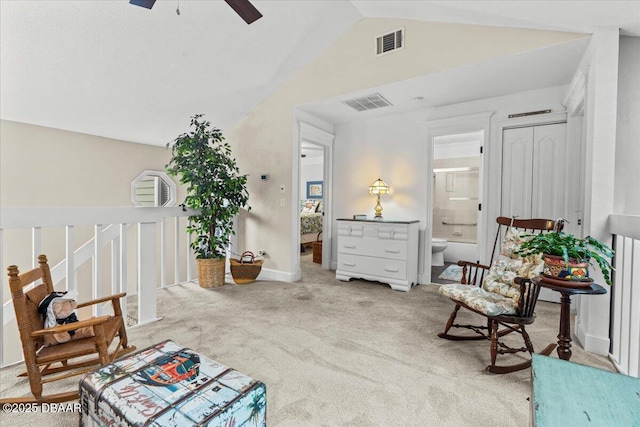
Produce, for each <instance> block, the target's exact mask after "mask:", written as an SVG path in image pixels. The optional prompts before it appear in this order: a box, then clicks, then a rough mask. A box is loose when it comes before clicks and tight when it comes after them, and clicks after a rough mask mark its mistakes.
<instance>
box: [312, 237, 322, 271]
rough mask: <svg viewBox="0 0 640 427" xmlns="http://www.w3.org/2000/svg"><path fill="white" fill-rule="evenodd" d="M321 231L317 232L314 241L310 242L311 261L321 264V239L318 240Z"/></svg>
mask: <svg viewBox="0 0 640 427" xmlns="http://www.w3.org/2000/svg"><path fill="white" fill-rule="evenodd" d="M321 234H322V231H321V232H319V233H318V237H317V238H316V241H315V242H313V243H311V247H312V249H313V262H315V263H316V264H322V240H320V235H321Z"/></svg>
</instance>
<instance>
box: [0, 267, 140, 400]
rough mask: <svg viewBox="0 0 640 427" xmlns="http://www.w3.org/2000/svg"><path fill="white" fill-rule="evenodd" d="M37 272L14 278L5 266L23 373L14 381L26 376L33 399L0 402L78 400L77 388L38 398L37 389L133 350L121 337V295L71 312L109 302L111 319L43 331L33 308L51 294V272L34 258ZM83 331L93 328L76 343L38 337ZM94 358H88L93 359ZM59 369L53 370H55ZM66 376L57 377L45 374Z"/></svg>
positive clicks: (15, 272) (13, 272) (123, 332)
mask: <svg viewBox="0 0 640 427" xmlns="http://www.w3.org/2000/svg"><path fill="white" fill-rule="evenodd" d="M38 262H39V264H40V266H39V267H37V268H35V269H33V270H30V271H27V272H25V273H23V274H20V272H19V271H18V267H16V266H15V265H12V266H9V267H8V269H7V270H8V271H9V273H8V274H9V286H10V288H11V296H12V298H13V308H14V310H15V313H16V321H17V323H18V329H19V331H20V340H21V341H22V353H23V355H24V363H25V365H26V368H27V370H26V372H23V373H21V374H20V375H19V376H28V377H29V386H30V387H31V392H32V393H33V397H31V396H25V397H17V398H6V399H0V403H17V402H40V403H42V402H48V403H55V402H65V401H68V400H73V399H77V398H78V387H75V389H74V390H73V391H68V392H63V393H57V394H50V395H43V394H42V393H43V387H42V386H43V384H45V383H48V382H53V381H57V380H61V379H64V378H69V377H72V376H74V375H79V374H82V373H86V372H89V371H91V370H93V369H95V367H96V365H105V364H108V363H110V362H112V361H113V360H114V359H115V358H116V357H117V356H120V355H122V354H126V353H129V352H132V351H134V350H135V349H136V348H135V347H134V346H131V345H128V343H127V332H126V330H125V319H124V317H123V315H122V310H121V308H120V298H122V297H124V296H125V295H126V294H125V293H120V294H117V295H111V296H108V297H104V298H99V299H96V300H93V301H88V302H85V303H81V304H78V307H77V308H81V307H88V306H91V305H95V304H103V303H106V302H108V301H111V304H112V306H113V312H114V315H113V316H100V317H97V318H93V319H88V320H81V321H79V322H74V323H69V324H66V325H58V326H56V327H54V328H48V329H45V328H44V319H43V318H42V317H41V316H40V314H39V313H38V304H39V303H40V302H41V301H42V300H43V299H44V298H45V297H46V296H48V295H49V294H50V293H51V292H53V291H54V289H53V283H52V281H51V272H50V270H49V265H48V264H47V257H46V256H45V255H40V256H39V257H38ZM37 280H42V283H41V284H38V285H36V286H35V287H33V289H30V290H29V291H26V292H25V291H24V288H25V286H27V285H29V284H31V283H33V282H36V281H37ZM85 326H91V327H93V331H94V334H95V336H94V337H87V338H81V339H78V340H74V341H68V342H66V343H61V344H58V345H53V346H48V347H45V346H44V336H45V335H48V334H54V333H61V332H68V331H71V330H75V329H79V328H82V327H85ZM115 337H119V340H118V344H117V346H116V347H115V349H113V351H112V352H111V353H109V346H110V345H111V343H112V342H113V340H114V339H115ZM96 354H97V357H89V356H90V355H96ZM78 358H80V360H76V361H74V363H69V361H70V360H72V359H78ZM57 364H59V365H57ZM65 371H71V372H66V373H64V374H60V375H57V376H53V377H50V376H49V375H52V374H57V373H60V372H65Z"/></svg>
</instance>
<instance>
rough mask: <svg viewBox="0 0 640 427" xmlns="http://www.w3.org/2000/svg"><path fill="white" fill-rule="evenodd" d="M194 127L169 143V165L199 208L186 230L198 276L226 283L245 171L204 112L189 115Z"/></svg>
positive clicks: (189, 203)
mask: <svg viewBox="0 0 640 427" xmlns="http://www.w3.org/2000/svg"><path fill="white" fill-rule="evenodd" d="M191 128H192V130H191V131H190V132H189V133H183V134H181V135H180V136H178V137H177V138H176V139H175V140H174V141H173V143H169V144H167V148H169V147H171V154H172V157H171V160H170V161H169V164H167V166H166V169H167V172H168V173H169V175H171V176H176V177H179V180H180V183H181V184H184V185H186V186H187V196H186V198H185V201H184V204H185V206H186V207H189V208H191V209H193V210H194V211H196V212H197V214H195V215H192V216H190V217H189V225H188V226H187V232H188V233H189V234H192V235H194V236H195V238H194V240H193V242H192V243H191V249H193V251H194V252H195V254H196V258H197V260H198V282H199V284H200V286H202V287H205V288H211V287H217V286H221V285H223V284H224V276H225V259H226V251H227V248H228V246H229V238H230V236H231V235H232V234H235V232H234V230H233V218H234V216H235V215H236V214H237V213H238V212H239V211H240V209H241V208H243V207H245V206H247V202H248V200H249V193H248V191H247V188H246V184H247V176H246V175H241V174H240V170H239V169H238V166H237V164H236V161H235V159H234V158H233V157H232V155H231V146H230V145H229V144H228V143H226V142H224V137H223V136H222V132H221V131H220V129H217V128H214V127H211V123H210V122H208V121H206V120H203V119H202V114H196V115H194V116H193V117H191ZM249 209H251V208H249Z"/></svg>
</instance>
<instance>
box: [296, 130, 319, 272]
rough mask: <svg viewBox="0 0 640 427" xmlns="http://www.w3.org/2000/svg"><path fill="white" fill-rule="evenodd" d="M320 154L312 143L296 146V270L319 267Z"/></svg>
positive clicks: (317, 146) (316, 146)
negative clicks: (298, 170) (298, 244)
mask: <svg viewBox="0 0 640 427" xmlns="http://www.w3.org/2000/svg"><path fill="white" fill-rule="evenodd" d="M324 151H325V147H323V146H322V145H319V144H314V143H312V142H308V141H303V142H301V143H300V185H299V193H300V197H299V199H300V269H301V272H302V274H304V273H305V270H309V269H312V268H321V267H322V238H323V236H322V234H323V225H324V211H325V207H324V206H325V203H324V194H325V191H324V184H325V177H324Z"/></svg>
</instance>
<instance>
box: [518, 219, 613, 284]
mask: <svg viewBox="0 0 640 427" xmlns="http://www.w3.org/2000/svg"><path fill="white" fill-rule="evenodd" d="M516 253H517V254H518V255H520V256H522V257H525V256H527V255H533V254H547V255H556V256H561V257H562V258H563V259H564V262H565V263H567V264H568V263H569V259H571V258H573V259H576V260H578V261H586V262H589V263H590V264H591V265H593V263H592V261H591V260H595V261H596V262H597V264H598V266H599V267H600V271H602V275H603V276H604V280H605V281H606V282H607V284H608V285H611V271H612V270H613V267H612V266H611V263H610V262H609V259H611V258H612V257H613V255H614V251H613V249H611V248H610V247H608V246H607V245H605V244H604V243H602V242H600V241H599V240H596V239H594V238H593V237H590V236H587V237H585V238H584V239H581V238H578V237H576V236H574V235H573V234H568V233H563V232H561V231H560V232H558V231H553V232H550V233H540V234H536V235H535V236H534V237H533V239H531V240H529V241H527V242H525V243H523V244H522V246H521V247H520V250H518V251H516Z"/></svg>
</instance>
